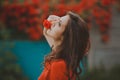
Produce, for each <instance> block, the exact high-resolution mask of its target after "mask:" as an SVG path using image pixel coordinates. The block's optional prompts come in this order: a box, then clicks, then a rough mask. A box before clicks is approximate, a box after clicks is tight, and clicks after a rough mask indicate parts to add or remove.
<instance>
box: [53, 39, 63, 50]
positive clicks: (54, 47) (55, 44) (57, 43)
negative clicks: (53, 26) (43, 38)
mask: <svg viewBox="0 0 120 80" xmlns="http://www.w3.org/2000/svg"><path fill="white" fill-rule="evenodd" d="M61 42H62V40H54V42H53V47H52V49H53V50H56V48H57V47H58V46H59V45H60V44H61Z"/></svg>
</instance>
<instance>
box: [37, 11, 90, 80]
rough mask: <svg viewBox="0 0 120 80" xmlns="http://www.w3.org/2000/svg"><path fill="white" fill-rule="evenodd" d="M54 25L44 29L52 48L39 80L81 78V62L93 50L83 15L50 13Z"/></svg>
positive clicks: (49, 19) (74, 79)
mask: <svg viewBox="0 0 120 80" xmlns="http://www.w3.org/2000/svg"><path fill="white" fill-rule="evenodd" d="M47 20H48V21H50V22H51V27H50V28H45V27H44V30H43V33H44V36H45V38H46V40H47V41H48V43H49V45H50V47H51V49H52V51H51V52H50V54H48V55H47V56H46V57H45V61H44V67H45V68H44V70H43V72H42V74H41V75H40V76H39V78H38V80H76V79H77V80H79V75H80V73H81V68H80V61H81V60H82V58H83V56H84V55H85V54H86V53H87V51H88V50H89V30H88V28H87V25H86V23H85V22H84V21H83V19H81V18H80V17H79V15H77V14H75V13H73V12H68V13H67V14H66V15H65V16H62V17H59V16H56V15H50V16H49V17H48V19H47Z"/></svg>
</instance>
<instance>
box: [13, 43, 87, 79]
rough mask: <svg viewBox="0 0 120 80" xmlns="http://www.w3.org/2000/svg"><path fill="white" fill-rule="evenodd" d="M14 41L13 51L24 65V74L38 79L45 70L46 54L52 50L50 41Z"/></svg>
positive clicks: (22, 65) (21, 64)
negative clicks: (43, 64) (43, 65)
mask: <svg viewBox="0 0 120 80" xmlns="http://www.w3.org/2000/svg"><path fill="white" fill-rule="evenodd" d="M13 43H14V47H13V49H12V51H13V53H14V54H15V55H16V56H17V58H18V63H19V64H20V66H21V67H22V70H23V71H24V74H25V75H26V76H28V77H29V78H30V80H37V79H38V77H39V75H40V74H41V72H42V70H43V67H42V62H43V60H44V56H45V55H46V54H47V53H49V52H50V47H49V45H48V43H47V42H46V41H39V42H32V41H13ZM41 67H42V68H41ZM81 67H82V70H83V72H82V74H83V73H84V70H85V69H84V68H83V65H82V64H81Z"/></svg>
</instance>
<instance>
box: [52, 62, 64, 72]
mask: <svg viewBox="0 0 120 80" xmlns="http://www.w3.org/2000/svg"><path fill="white" fill-rule="evenodd" d="M51 68H52V69H54V70H55V69H57V70H58V69H60V70H66V63H65V61H64V60H55V61H53V62H52V63H51Z"/></svg>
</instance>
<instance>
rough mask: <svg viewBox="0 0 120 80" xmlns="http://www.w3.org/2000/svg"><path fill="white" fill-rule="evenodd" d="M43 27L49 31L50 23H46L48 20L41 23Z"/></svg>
mask: <svg viewBox="0 0 120 80" xmlns="http://www.w3.org/2000/svg"><path fill="white" fill-rule="evenodd" d="M43 26H44V27H45V28H47V29H50V28H51V22H50V21H48V20H44V21H43Z"/></svg>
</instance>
